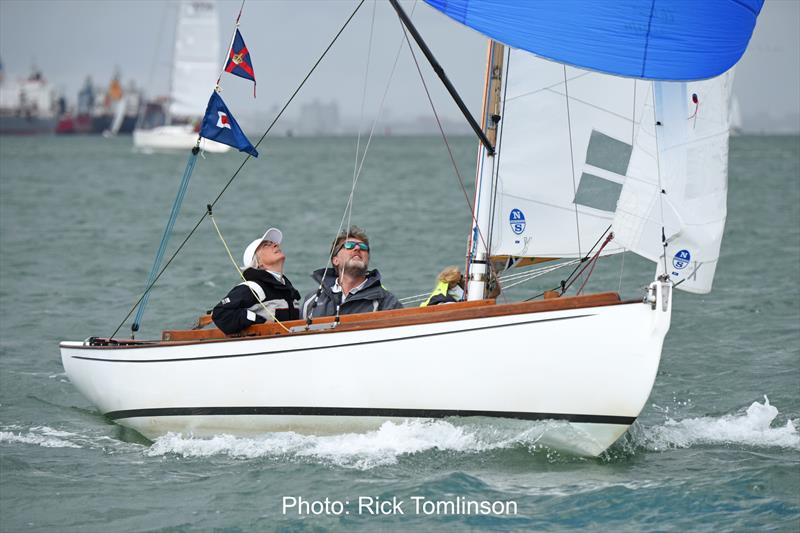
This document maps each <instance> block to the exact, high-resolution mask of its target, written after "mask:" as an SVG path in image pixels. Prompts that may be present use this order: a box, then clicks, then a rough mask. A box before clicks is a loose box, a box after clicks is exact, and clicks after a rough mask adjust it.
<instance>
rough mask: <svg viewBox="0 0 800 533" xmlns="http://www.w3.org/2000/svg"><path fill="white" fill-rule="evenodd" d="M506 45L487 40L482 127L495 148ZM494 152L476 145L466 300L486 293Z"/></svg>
mask: <svg viewBox="0 0 800 533" xmlns="http://www.w3.org/2000/svg"><path fill="white" fill-rule="evenodd" d="M504 56H505V46H504V45H503V44H502V43H498V42H497V41H493V40H490V41H489V48H488V57H487V67H486V84H485V86H484V93H483V119H482V121H481V122H482V128H483V131H485V132H486V136H487V137H488V138H489V141H490V143H491V146H494V147H497V127H498V125H499V124H500V96H501V90H502V78H503V58H504ZM495 170H496V169H495V151H494V150H492V151H489V150H487V149H486V148H485V146H483V145H480V146H479V147H478V165H477V169H476V173H475V201H474V203H473V213H472V216H473V222H474V226H473V228H472V235H471V238H470V246H469V250H470V253H469V265H468V267H467V272H468V283H467V300H482V299H483V298H484V296H485V294H486V283H487V281H488V274H489V260H490V259H489V237H490V231H489V230H490V225H491V207H492V198H493V197H494V194H495V190H494V189H495Z"/></svg>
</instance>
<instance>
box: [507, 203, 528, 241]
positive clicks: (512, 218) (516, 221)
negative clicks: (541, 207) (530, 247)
mask: <svg viewBox="0 0 800 533" xmlns="http://www.w3.org/2000/svg"><path fill="white" fill-rule="evenodd" d="M508 223H509V224H510V225H511V231H513V232H514V234H516V235H520V234H522V232H523V231H525V215H524V214H523V212H522V211H520V210H519V209H512V210H511V213H509V215H508Z"/></svg>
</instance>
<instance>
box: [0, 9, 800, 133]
mask: <svg viewBox="0 0 800 533" xmlns="http://www.w3.org/2000/svg"><path fill="white" fill-rule="evenodd" d="M593 1H603V0H593ZM609 1H610V0H609ZM356 4H357V2H356V1H355V0H323V1H318V0H295V1H283V0H247V2H246V3H245V7H244V14H243V16H242V21H241V25H240V29H241V31H242V33H243V35H244V37H245V40H246V42H247V45H248V48H249V49H250V50H251V52H252V58H253V63H254V66H255V71H256V77H257V79H258V81H259V84H258V98H257V99H256V100H253V97H252V87H251V85H250V84H249V82H246V81H245V80H243V79H240V78H235V77H232V76H226V77H225V78H223V82H222V86H223V90H224V92H223V96H224V98H225V100H226V101H227V102H228V104H229V105H230V106H231V108H232V110H234V113H235V114H237V115H242V114H245V113H249V112H252V111H267V110H268V109H269V108H270V107H272V106H273V105H278V104H282V103H283V102H284V101H285V99H286V98H287V97H288V96H289V95H290V94H291V92H292V91H293V90H294V89H295V87H296V86H297V84H298V83H299V81H300V80H301V79H302V78H303V76H304V75H305V73H306V72H307V71H308V69H309V68H310V66H311V65H312V64H313V62H314V61H315V60H316V58H317V57H318V56H319V54H320V53H321V51H322V50H323V49H324V48H325V46H326V45H327V44H328V42H329V41H330V39H331V38H332V37H333V35H334V34H335V33H336V31H337V30H338V28H339V26H340V25H341V24H342V23H343V21H344V20H345V19H346V18H347V16H348V15H349V13H350V12H351V11H352V9H353V8H354V7H355V5H356ZM240 5H241V2H240V0H233V1H230V0H219V1H218V11H219V15H220V36H221V41H222V42H221V43H220V61H221V58H222V57H223V55H224V48H226V47H227V44H228V40H229V38H230V34H231V31H232V30H233V25H234V21H235V18H236V14H237V12H238V10H239V6H240ZM403 5H404V6H405V7H406V9H407V11H411V9H412V7H413V6H414V3H413V2H411V1H409V0H403ZM373 8H374V17H375V18H374V26H373ZM175 13H176V5H175V2H173V1H168V0H138V1H131V0H116V1H114V0H110V1H102V2H101V1H100V0H0V59H2V62H3V66H4V69H5V76H6V79H9V78H16V77H18V76H24V75H27V74H28V73H29V72H30V70H31V67H32V65H34V64H35V65H36V66H38V67H39V68H40V69H41V71H42V73H43V74H44V75H45V77H46V78H47V79H49V80H50V81H51V82H53V83H54V84H55V85H56V86H57V87H58V88H60V89H61V90H62V91H63V92H64V94H65V95H66V96H67V97H68V100H69V101H70V102H74V101H75V97H76V94H77V91H78V89H79V88H80V86H81V84H82V83H83V80H84V79H85V77H86V76H87V75H91V76H92V78H93V80H94V81H95V83H96V84H100V85H106V84H107V83H108V81H109V79H110V77H111V75H112V73H113V72H114V69H115V68H119V70H120V72H121V73H122V78H123V82H125V83H127V81H128V80H135V82H136V83H137V85H140V86H144V87H145V89H146V91H147V92H148V93H149V94H151V95H158V94H165V93H166V92H167V88H168V63H169V60H170V56H171V46H172V39H173V33H174V23H175V22H174V21H175ZM413 18H414V21H415V23H416V24H417V26H418V28H419V29H420V32H421V33H422V34H423V36H424V37H425V38H426V40H427V41H428V44H429V45H430V47H431V49H432V50H433V51H434V53H435V54H436V55H437V57H438V58H439V61H440V62H441V64H442V65H443V67H444V68H445V70H446V71H447V73H448V75H449V76H450V78H451V80H452V81H453V83H454V85H455V86H456V87H457V88H458V90H459V92H461V94H462V96H463V97H464V99H465V100H466V102H467V104H468V105H469V106H470V108H471V109H472V110H473V111H474V112H476V113H477V112H478V111H479V108H480V105H481V91H482V84H483V65H484V62H485V53H486V51H485V42H486V41H485V38H483V37H482V36H480V35H479V34H477V33H475V32H473V31H471V30H468V29H466V28H464V27H462V26H460V25H458V24H456V23H454V22H452V21H451V20H450V19H448V18H447V17H445V16H444V15H441V14H439V13H438V12H436V11H434V10H433V9H432V8H430V7H429V6H427V5H425V4H423V3H422V2H419V4H418V5H417V6H416V8H415V13H414V16H413ZM371 28H372V29H373V34H374V37H373V45H372V47H370V45H369V42H370V41H369V36H370V29H371ZM401 38H402V36H401V32H400V28H399V24H398V22H397V18H396V16H395V14H394V11H393V10H392V9H391V7H390V6H389V5H388V3H386V2H383V1H381V0H379V1H378V2H377V5H375V4H374V3H372V2H370V1H369V0H368V2H367V3H366V4H365V5H364V7H362V9H361V10H360V12H359V14H358V15H357V17H356V18H355V19H354V21H353V23H352V25H351V27H350V28H349V30H348V31H346V32H345V34H343V36H342V37H341V38H340V41H339V42H337V44H336V45H335V47H334V49H333V50H332V51H331V53H330V55H329V57H328V58H327V60H326V61H325V62H323V64H322V65H321V67H320V68H319V69H318V70H317V72H316V73H315V74H314V76H313V77H312V79H311V80H310V82H309V83H308V84H307V86H306V87H305V88H304V90H303V91H302V92H301V94H300V95H299V97H298V102H308V101H312V100H315V99H317V100H320V101H323V102H327V101H331V100H335V101H337V102H338V103H339V106H340V109H341V111H342V114H343V115H344V116H346V117H353V118H357V117H358V116H359V114H360V112H361V102H362V97H361V95H362V93H363V92H364V90H365V89H364V74H365V67H366V64H367V54H368V52H370V50H371V62H370V73H369V74H370V75H369V79H370V82H369V84H368V85H367V88H366V90H367V98H366V100H365V107H366V111H365V113H366V115H367V116H369V115H372V114H374V111H375V109H376V108H377V105H378V101H379V100H380V96H381V95H382V93H383V90H384V88H385V87H386V80H387V77H388V75H389V72H390V70H391V65H392V63H393V61H394V56H395V53H396V51H397V49H398V47H399V45H400V43H401ZM425 68H426V71H425V72H426V73H427V74H429V75H428V76H426V79H427V80H428V83H429V87H430V88H431V90H432V92H433V93H434V97H435V101H436V103H437V106H438V107H439V109H440V110H441V112H442V113H443V114H444V115H445V116H447V117H452V118H454V117H456V116H458V111H457V110H456V108H455V106H454V105H453V104H452V103H451V102H450V101H449V97H447V96H445V93H444V90H443V89H442V88H441V84H440V83H439V82H438V81H436V80H434V78H433V77H432V74H431V71H430V69H428V68H427V67H425ZM735 94H736V95H737V97H738V99H739V103H740V106H741V110H742V115H743V117H744V120H745V124H744V126H745V128H746V129H764V128H765V126H764V124H767V125H769V124H776V125H778V126H780V124H782V123H783V122H787V121H788V122H787V123H788V124H789V125H790V126H795V125H796V126H795V127H794V129H800V0H767V2H766V4H765V6H764V9H763V10H762V13H761V15H760V17H759V21H758V24H757V26H756V31H755V35H754V37H753V39H752V41H751V44H750V47H749V48H748V51H747V53H746V54H745V56H744V58H743V60H742V61H741V62H740V63H739V66H738V67H737V73H736V82H735ZM387 107H388V109H389V110H390V113H391V114H390V117H395V118H400V117H404V118H405V117H415V116H418V115H423V114H429V104H428V103H427V100H426V99H425V95H424V92H423V89H422V86H421V84H420V81H419V76H418V75H417V74H416V70H415V67H414V65H413V60H412V59H411V57H410V55H409V53H408V50H407V49H404V50H403V52H402V53H401V55H400V60H399V63H398V67H397V72H396V74H395V76H394V81H393V83H392V85H391V88H390V91H389V95H388V98H387Z"/></svg>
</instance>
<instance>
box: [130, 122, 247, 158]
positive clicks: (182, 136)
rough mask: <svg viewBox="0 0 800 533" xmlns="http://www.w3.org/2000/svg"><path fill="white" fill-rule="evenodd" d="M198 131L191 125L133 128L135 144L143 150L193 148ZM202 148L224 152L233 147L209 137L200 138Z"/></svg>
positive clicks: (138, 148)
mask: <svg viewBox="0 0 800 533" xmlns="http://www.w3.org/2000/svg"><path fill="white" fill-rule="evenodd" d="M197 136H198V134H197V132H196V131H194V128H192V127H191V126H158V127H156V128H152V129H147V130H143V129H135V130H133V146H134V148H136V149H137V150H140V151H142V152H160V151H174V150H191V149H192V148H194V146H195V144H196V143H197ZM200 149H201V150H203V151H205V152H209V153H215V154H222V153H225V152H227V151H228V150H230V149H231V147H230V146H228V145H227V144H222V143H218V142H216V141H211V140H208V139H201V140H200Z"/></svg>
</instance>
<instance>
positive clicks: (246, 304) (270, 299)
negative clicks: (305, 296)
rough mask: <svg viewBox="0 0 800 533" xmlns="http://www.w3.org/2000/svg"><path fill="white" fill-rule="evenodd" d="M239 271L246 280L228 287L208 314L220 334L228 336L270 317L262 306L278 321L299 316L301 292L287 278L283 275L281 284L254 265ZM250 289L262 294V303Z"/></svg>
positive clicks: (261, 322)
mask: <svg viewBox="0 0 800 533" xmlns="http://www.w3.org/2000/svg"><path fill="white" fill-rule="evenodd" d="M242 274H243V275H244V279H246V280H247V282H246V283H240V284H239V285H237V286H235V287H234V288H233V289H231V291H230V292H229V293H228V295H227V296H226V297H225V298H223V299H222V301H220V302H219V303H218V304H217V305H216V306H215V307H214V310H213V311H212V313H211V318H212V319H213V320H214V324H216V326H217V327H218V328H219V329H221V330H222V331H223V333H225V334H227V335H230V334H231V333H237V332H239V331H241V330H243V329H244V328H246V327H247V326H250V325H252V324H263V323H264V322H266V321H267V320H272V318H271V317H270V318H268V317H269V314H268V313H267V312H266V311H265V310H264V306H266V307H267V309H269V310H270V311H272V313H273V314H274V315H275V318H277V319H278V320H279V321H281V322H283V321H285V320H295V319H297V318H300V309H299V307H298V306H299V303H300V293H299V292H297V289H295V288H294V287H293V286H292V282H291V281H289V278H287V277H286V276H284V277H283V283H281V282H280V281H278V280H277V279H275V276H273V275H272V274H270V273H269V272H267V271H266V270H258V269H255V268H248V269H247V270H245V271H244V272H243V273H242ZM259 289H260V291H259ZM253 292H255V293H256V294H259V297H261V294H260V293H263V299H262V300H261V303H259V301H258V299H257V298H256V297H255V295H253ZM262 304H263V305H262Z"/></svg>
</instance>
